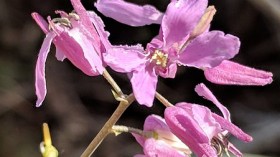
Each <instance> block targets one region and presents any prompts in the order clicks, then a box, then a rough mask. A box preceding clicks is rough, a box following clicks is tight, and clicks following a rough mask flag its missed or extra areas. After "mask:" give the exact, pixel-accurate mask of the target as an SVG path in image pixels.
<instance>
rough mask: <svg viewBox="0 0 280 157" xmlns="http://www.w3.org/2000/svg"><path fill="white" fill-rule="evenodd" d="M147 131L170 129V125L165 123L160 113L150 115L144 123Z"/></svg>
mask: <svg viewBox="0 0 280 157" xmlns="http://www.w3.org/2000/svg"><path fill="white" fill-rule="evenodd" d="M144 130H145V131H153V130H163V131H169V127H168V126H167V124H166V123H165V120H164V119H163V118H162V117H160V116H158V115H150V116H148V117H147V118H146V120H145V123H144Z"/></svg>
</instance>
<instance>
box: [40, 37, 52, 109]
mask: <svg viewBox="0 0 280 157" xmlns="http://www.w3.org/2000/svg"><path fill="white" fill-rule="evenodd" d="M54 37H55V33H48V34H47V35H46V38H45V39H44V41H43V44H42V46H41V49H40V52H39V56H38V59H37V63H36V70H35V76H36V77H35V88H36V95H37V101H36V107H40V106H41V105H42V102H43V101H44V99H45V97H46V94H47V88H46V78H45V63H46V60H47V56H48V53H49V51H50V46H51V43H52V40H53V38H54Z"/></svg>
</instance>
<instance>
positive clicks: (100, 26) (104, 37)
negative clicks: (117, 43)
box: [88, 11, 112, 49]
mask: <svg viewBox="0 0 280 157" xmlns="http://www.w3.org/2000/svg"><path fill="white" fill-rule="evenodd" d="M88 16H89V18H90V20H91V22H92V23H93V25H94V26H95V28H96V31H97V32H98V34H99V38H100V40H101V42H102V44H103V45H104V46H105V49H109V48H111V46H112V45H111V43H110V42H109V40H108V38H109V35H110V33H109V32H107V31H105V29H104V28H105V24H104V23H103V21H102V19H101V18H100V17H99V16H98V15H97V14H96V13H95V12H93V11H88Z"/></svg>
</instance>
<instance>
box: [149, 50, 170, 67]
mask: <svg viewBox="0 0 280 157" xmlns="http://www.w3.org/2000/svg"><path fill="white" fill-rule="evenodd" d="M167 60H168V54H166V53H163V52H162V51H160V50H155V52H154V54H153V55H152V57H151V62H154V63H155V64H156V65H159V66H162V67H163V68H165V67H166V65H167Z"/></svg>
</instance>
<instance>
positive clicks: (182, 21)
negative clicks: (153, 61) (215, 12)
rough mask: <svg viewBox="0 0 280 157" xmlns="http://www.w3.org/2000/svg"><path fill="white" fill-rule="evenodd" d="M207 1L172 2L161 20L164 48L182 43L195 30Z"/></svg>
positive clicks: (180, 0) (185, 0) (187, 0)
mask: <svg viewBox="0 0 280 157" xmlns="http://www.w3.org/2000/svg"><path fill="white" fill-rule="evenodd" d="M206 7H207V0H178V1H172V2H170V4H169V5H168V7H167V10H166V13H165V15H164V16H163V19H162V25H161V28H162V31H163V36H164V43H165V46H166V47H169V46H171V45H172V44H174V43H176V42H180V41H182V40H183V39H184V38H185V37H187V36H188V35H189V34H190V33H191V32H192V31H193V29H194V28H195V26H196V25H197V23H198V21H199V20H200V18H201V17H202V15H203V14H204V11H205V9H206Z"/></svg>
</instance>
